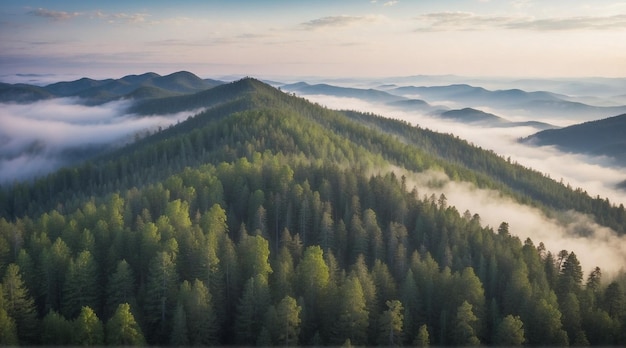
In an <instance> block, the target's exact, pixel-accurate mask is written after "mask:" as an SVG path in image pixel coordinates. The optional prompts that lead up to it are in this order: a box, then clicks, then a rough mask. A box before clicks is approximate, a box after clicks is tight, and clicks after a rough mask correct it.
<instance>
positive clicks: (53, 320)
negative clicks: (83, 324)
mask: <svg viewBox="0 0 626 348" xmlns="http://www.w3.org/2000/svg"><path fill="white" fill-rule="evenodd" d="M73 332H74V330H73V325H72V322H70V321H69V320H67V319H65V317H64V316H62V315H61V314H59V313H57V312H55V311H53V310H50V311H49V312H48V314H46V316H45V317H44V318H43V322H42V330H41V341H42V342H45V344H49V345H67V344H70V343H73V342H72V334H73Z"/></svg>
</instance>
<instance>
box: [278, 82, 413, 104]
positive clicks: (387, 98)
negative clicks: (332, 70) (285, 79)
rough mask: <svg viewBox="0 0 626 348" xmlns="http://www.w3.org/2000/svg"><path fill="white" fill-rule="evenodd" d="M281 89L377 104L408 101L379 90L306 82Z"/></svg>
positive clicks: (284, 86)
mask: <svg viewBox="0 0 626 348" xmlns="http://www.w3.org/2000/svg"><path fill="white" fill-rule="evenodd" d="M281 89H283V90H286V91H290V92H298V93H301V94H321V95H330V96H335V97H342V98H356V99H363V100H367V101H370V102H375V103H380V102H382V103H392V102H397V101H401V100H406V99H407V98H404V97H401V96H398V95H394V94H390V93H387V92H383V91H379V90H377V89H371V88H370V89H362V88H352V87H339V86H333V85H329V84H325V83H321V84H315V85H310V84H308V83H306V82H298V83H294V84H288V85H283V86H281Z"/></svg>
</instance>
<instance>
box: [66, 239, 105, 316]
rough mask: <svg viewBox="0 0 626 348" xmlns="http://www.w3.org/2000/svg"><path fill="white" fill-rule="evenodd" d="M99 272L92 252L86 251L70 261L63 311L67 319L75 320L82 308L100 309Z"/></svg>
mask: <svg viewBox="0 0 626 348" xmlns="http://www.w3.org/2000/svg"><path fill="white" fill-rule="evenodd" d="M99 290H100V288H99V286H98V270H97V266H96V263H95V261H94V259H93V257H92V255H91V252H89V251H87V250H85V251H82V252H81V253H79V254H78V256H76V259H74V260H71V261H70V265H69V269H68V274H67V278H66V280H65V286H64V291H63V297H62V298H63V302H62V303H63V307H62V309H63V311H62V313H63V314H64V315H65V317H66V318H75V317H76V316H77V315H78V314H79V313H80V312H81V311H82V307H85V306H86V307H89V308H98V307H99V306H98V302H99V301H98V299H99V298H100V293H99Z"/></svg>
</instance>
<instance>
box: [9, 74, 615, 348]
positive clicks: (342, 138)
mask: <svg viewBox="0 0 626 348" xmlns="http://www.w3.org/2000/svg"><path fill="white" fill-rule="evenodd" d="M211 93H216V94H211ZM196 97H197V98H198V99H195V100H196V101H197V102H198V103H201V102H202V98H206V100H205V101H206V102H207V103H208V104H207V105H209V106H211V107H210V108H209V109H207V110H206V111H205V112H203V113H201V114H198V115H196V116H194V117H191V118H190V119H189V120H188V121H186V122H181V123H180V124H178V125H176V126H172V127H170V128H168V129H166V130H162V131H160V132H157V133H155V134H153V135H150V136H147V137H145V138H143V139H140V140H138V141H137V142H135V143H133V144H131V145H129V146H127V147H124V148H122V149H120V150H119V151H114V152H112V153H110V154H107V155H105V156H102V157H99V158H97V159H94V160H93V161H92V162H91V163H86V164H84V165H82V166H80V167H75V168H70V169H65V170H62V171H60V172H58V173H55V174H50V175H49V176H48V177H46V178H41V179H38V180H35V181H34V182H33V183H32V184H27V183H21V184H15V185H13V186H12V187H10V188H7V187H4V188H2V189H0V214H3V216H4V217H5V218H0V271H2V272H3V279H2V296H0V340H2V343H7V344H8V343H15V339H18V340H19V342H18V343H20V344H37V343H40V342H39V341H41V343H44V344H67V343H71V342H70V336H72V337H73V334H74V333H75V332H77V331H78V329H76V328H75V327H74V328H73V329H72V327H71V326H72V325H77V324H76V323H77V320H78V319H77V318H79V317H80V318H81V323H82V324H81V325H82V326H81V329H80V330H82V331H83V332H97V331H98V330H97V329H93V330H92V329H89V328H94V327H97V326H98V325H97V324H96V323H97V322H98V321H97V320H95V319H97V318H98V317H100V318H102V319H103V320H106V322H107V324H106V327H105V330H104V334H105V336H104V337H105V340H104V343H106V344H110V345H143V344H146V343H150V344H158V345H165V344H173V345H232V344H245V345H254V344H259V343H262V344H276V345H296V344H303V345H307V344H315V345H322V344H335V345H341V344H344V343H348V344H354V345H375V344H384V345H401V344H415V345H418V346H427V345H430V344H432V345H449V344H477V343H479V342H480V343H481V344H485V345H489V344H507V345H518V344H530V345H566V344H568V343H572V344H574V343H577V344H578V343H585V342H588V343H589V344H591V345H624V343H626V341H625V339H626V337H624V336H623V334H622V332H625V331H626V326H625V325H626V323H625V322H624V318H625V317H626V313H625V312H626V299H625V295H624V285H625V283H624V281H623V280H620V279H621V278H619V277H617V278H616V280H615V281H614V282H612V283H610V284H603V283H602V280H603V279H602V278H601V272H600V271H599V269H598V270H594V272H592V273H591V274H590V275H589V277H588V278H587V284H586V286H583V284H582V280H583V278H584V276H585V275H584V274H583V272H582V269H581V267H580V264H579V262H578V260H577V258H576V255H575V254H574V253H570V252H566V251H565V252H563V253H559V254H557V253H553V252H554V251H552V252H551V251H547V250H545V247H544V246H542V244H541V243H540V244H539V246H538V247H535V245H534V244H533V242H532V241H531V240H527V241H525V242H523V243H522V242H521V241H520V240H519V239H518V238H517V237H515V231H514V230H513V229H511V228H509V226H508V224H507V223H506V222H503V223H502V224H501V225H500V228H498V229H497V230H495V231H494V229H493V228H491V227H489V226H483V225H482V224H481V221H480V216H478V215H477V214H474V215H472V213H471V212H469V211H466V212H465V213H463V214H460V213H459V212H458V211H457V210H456V208H455V207H453V206H450V204H449V203H448V202H447V200H446V197H445V195H442V194H441V193H440V192H436V191H437V190H438V186H437V183H436V182H433V183H432V185H431V189H432V190H433V191H434V192H433V193H432V194H431V192H428V194H427V195H423V194H424V192H418V191H417V189H414V188H412V187H411V186H410V185H411V184H410V183H411V179H410V176H411V175H412V173H417V172H422V171H425V170H430V171H437V172H442V171H443V172H445V174H447V175H448V176H449V177H451V178H454V179H455V180H457V179H458V180H465V181H469V182H471V183H473V184H475V185H476V186H478V187H484V188H492V189H496V190H499V191H500V192H502V194H503V195H508V196H510V197H512V198H513V199H516V200H518V201H520V202H524V203H528V204H531V205H535V206H538V207H541V208H542V209H544V210H545V211H546V212H550V210H551V209H552V208H556V209H577V210H579V211H581V212H587V213H591V214H593V215H594V216H595V217H596V219H597V220H598V222H599V223H602V224H605V225H608V226H613V227H615V226H618V227H619V226H621V227H622V228H623V226H625V225H624V222H626V217H624V216H622V215H620V214H621V213H620V208H617V207H612V206H611V205H610V204H609V203H608V202H605V201H604V200H598V199H592V198H590V197H588V196H587V195H586V193H584V192H579V191H572V190H569V189H567V188H566V187H565V186H563V185H562V184H559V183H556V182H554V181H552V180H549V179H548V178H545V177H543V176H542V175H541V174H539V173H536V172H533V171H530V170H528V169H526V168H523V167H521V166H520V165H517V164H510V163H507V161H505V160H503V159H501V158H499V157H498V156H497V155H495V154H494V153H491V152H487V151H484V150H480V149H477V148H474V147H472V146H470V145H469V144H467V143H465V142H464V141H462V140H459V139H456V138H452V137H450V136H447V135H443V134H438V133H435V132H431V131H428V130H424V129H421V128H417V127H412V126H410V125H409V124H407V123H404V122H400V121H395V120H389V119H384V118H382V117H377V116H373V115H369V114H362V113H356V112H347V111H346V112H336V111H332V110H328V109H325V108H323V107H321V106H318V105H313V104H310V103H308V102H307V101H305V100H303V99H300V98H295V97H293V96H289V95H286V94H283V93H281V92H280V91H277V90H275V89H272V88H269V87H268V86H266V85H264V84H262V83H260V82H258V81H255V80H250V79H245V80H243V81H239V82H236V83H233V84H227V85H225V86H223V87H221V88H220V89H217V90H215V91H213V92H210V93H209V91H207V92H206V94H202V95H199V96H196ZM183 99H184V98H183ZM183 99H171V100H169V101H170V102H172V103H178V102H181V103H182V102H183ZM186 100H187V101H188V99H186ZM218 101H219V103H218ZM159 103H161V102H158V103H156V104H153V105H157V104H159ZM146 105H147V104H146ZM159 105H161V104H159ZM161 106H163V107H164V109H163V110H165V109H166V107H165V106H164V105H161ZM144 107H146V108H148V107H147V106H144ZM171 107H172V108H176V107H179V106H177V105H171ZM142 108H143V107H142ZM399 173H403V174H406V175H400V174H399ZM621 211H622V212H623V209H622V210H621ZM617 230H618V231H619V232H620V233H622V232H623V230H619V229H617ZM547 232H549V231H547ZM85 306H89V308H91V309H93V311H91V312H90V313H87V312H86V310H84V309H83V307H85ZM131 310H132V311H131ZM59 313H63V315H61V314H59ZM88 314H89V315H88ZM71 323H73V324H71ZM68 327H70V328H69V329H68ZM89 330H91V331H89ZM94 330H95V331H94ZM144 333H145V336H144ZM84 337H88V339H87V342H95V341H97V339H96V340H95V341H94V340H92V338H93V337H94V336H93V335H92V336H89V335H86V336H84ZM89 337H91V338H89ZM100 343H102V340H101V339H100Z"/></svg>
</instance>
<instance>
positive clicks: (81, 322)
mask: <svg viewBox="0 0 626 348" xmlns="http://www.w3.org/2000/svg"><path fill="white" fill-rule="evenodd" d="M72 324H73V331H72V343H73V344H75V345H78V346H99V345H102V344H103V343H104V326H103V325H102V322H101V321H100V319H99V318H98V317H97V316H96V313H94V311H93V310H92V309H91V308H89V307H83V308H82V309H81V310H80V314H79V315H78V318H76V319H75V320H74V322H73V323H72Z"/></svg>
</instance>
